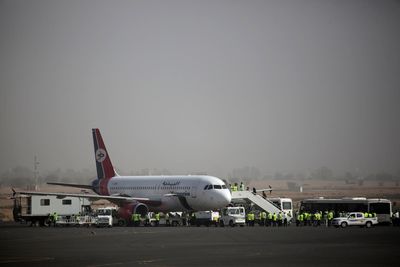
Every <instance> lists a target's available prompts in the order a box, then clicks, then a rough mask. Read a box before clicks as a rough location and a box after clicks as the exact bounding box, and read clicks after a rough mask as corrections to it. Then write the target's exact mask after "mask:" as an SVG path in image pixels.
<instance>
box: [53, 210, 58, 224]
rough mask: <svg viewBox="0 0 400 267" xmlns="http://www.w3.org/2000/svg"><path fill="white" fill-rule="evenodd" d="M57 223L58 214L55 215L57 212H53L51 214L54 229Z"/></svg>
mask: <svg viewBox="0 0 400 267" xmlns="http://www.w3.org/2000/svg"><path fill="white" fill-rule="evenodd" d="M57 221H58V214H57V212H54V213H53V223H54V227H56V224H57Z"/></svg>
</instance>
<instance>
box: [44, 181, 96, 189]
mask: <svg viewBox="0 0 400 267" xmlns="http://www.w3.org/2000/svg"><path fill="white" fill-rule="evenodd" d="M47 184H50V185H61V186H68V187H76V188H83V189H93V186H92V185H87V184H69V183H56V182H47Z"/></svg>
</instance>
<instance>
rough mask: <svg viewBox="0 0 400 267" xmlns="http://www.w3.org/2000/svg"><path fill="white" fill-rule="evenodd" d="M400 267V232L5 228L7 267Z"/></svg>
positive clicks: (1, 245) (2, 257) (2, 261)
mask: <svg viewBox="0 0 400 267" xmlns="http://www.w3.org/2000/svg"><path fill="white" fill-rule="evenodd" d="M137 265H148V266H189V265H190V266H207V265H208V266H296V267H299V266H307V267H309V266H335V267H337V266H400V227H390V226H382V227H374V228H372V229H365V228H358V227H357V228H346V229H336V228H325V227H319V228H314V227H301V228H296V227H294V226H291V227H287V228H266V227H259V226H255V227H243V228H239V227H236V228H230V227H225V228H214V227H208V228H207V227H203V226H202V227H138V228H133V227H114V228H74V227H57V228H34V227H28V226H24V225H22V226H21V225H17V224H0V266H137Z"/></svg>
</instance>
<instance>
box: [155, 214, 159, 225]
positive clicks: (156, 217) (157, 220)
mask: <svg viewBox="0 0 400 267" xmlns="http://www.w3.org/2000/svg"><path fill="white" fill-rule="evenodd" d="M154 217H155V219H156V226H159V225H160V213H159V212H157V213H156V214H155V215H154Z"/></svg>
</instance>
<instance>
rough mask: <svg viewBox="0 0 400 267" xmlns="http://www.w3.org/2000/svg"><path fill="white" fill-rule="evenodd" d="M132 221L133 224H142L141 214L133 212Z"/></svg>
mask: <svg viewBox="0 0 400 267" xmlns="http://www.w3.org/2000/svg"><path fill="white" fill-rule="evenodd" d="M132 221H133V226H135V227H136V226H139V225H140V214H138V213H132Z"/></svg>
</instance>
